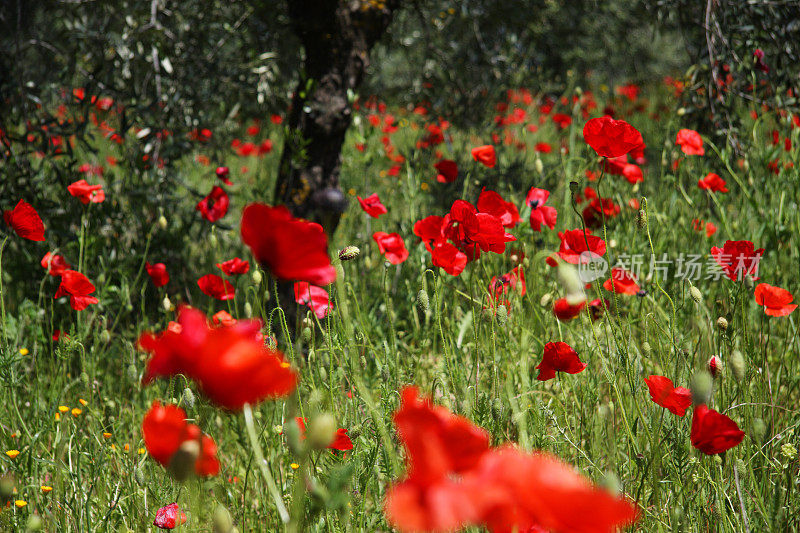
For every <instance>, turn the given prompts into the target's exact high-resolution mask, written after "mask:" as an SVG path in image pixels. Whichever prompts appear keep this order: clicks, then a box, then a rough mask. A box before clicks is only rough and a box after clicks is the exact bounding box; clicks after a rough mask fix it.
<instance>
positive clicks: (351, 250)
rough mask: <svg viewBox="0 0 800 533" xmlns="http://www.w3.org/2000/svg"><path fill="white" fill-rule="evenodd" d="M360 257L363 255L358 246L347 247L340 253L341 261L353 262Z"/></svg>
mask: <svg viewBox="0 0 800 533" xmlns="http://www.w3.org/2000/svg"><path fill="white" fill-rule="evenodd" d="M359 255H361V250H360V249H359V248H358V246H346V247H345V248H343V249H342V250H340V251H339V259H340V260H342V261H352V260H353V259H355V258H356V257H358V256H359Z"/></svg>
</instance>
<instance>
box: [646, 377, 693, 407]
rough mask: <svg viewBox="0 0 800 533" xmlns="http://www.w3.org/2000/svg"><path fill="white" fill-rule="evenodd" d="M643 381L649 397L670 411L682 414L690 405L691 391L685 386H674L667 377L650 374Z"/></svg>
mask: <svg viewBox="0 0 800 533" xmlns="http://www.w3.org/2000/svg"><path fill="white" fill-rule="evenodd" d="M644 382H645V383H646V384H647V388H648V390H649V391H650V399H651V400H653V401H654V402H655V403H657V404H658V405H660V406H661V407H663V408H664V409H667V410H668V411H669V412H670V413H673V414H676V415H678V416H684V415H685V414H686V409H688V408H689V406H690V405H692V391H690V390H689V389H687V388H685V387H675V386H674V385H673V383H672V380H671V379H669V378H666V377H664V376H650V377H649V378H645V380H644Z"/></svg>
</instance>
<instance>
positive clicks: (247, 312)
mask: <svg viewBox="0 0 800 533" xmlns="http://www.w3.org/2000/svg"><path fill="white" fill-rule="evenodd" d="M244 316H246V317H247V318H253V306H252V305H250V302H245V304H244Z"/></svg>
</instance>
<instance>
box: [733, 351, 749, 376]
mask: <svg viewBox="0 0 800 533" xmlns="http://www.w3.org/2000/svg"><path fill="white" fill-rule="evenodd" d="M730 366H731V372H732V373H733V377H735V378H736V381H738V382H740V383H741V382H742V381H744V378H745V376H746V375H747V366H746V364H745V361H744V355H742V352H740V351H739V350H734V351H733V353H732V354H731V357H730Z"/></svg>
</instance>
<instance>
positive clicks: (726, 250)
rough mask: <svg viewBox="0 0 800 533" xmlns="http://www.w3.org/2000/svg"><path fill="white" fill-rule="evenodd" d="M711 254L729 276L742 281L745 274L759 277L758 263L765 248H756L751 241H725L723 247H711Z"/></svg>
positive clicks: (755, 277) (754, 277)
mask: <svg viewBox="0 0 800 533" xmlns="http://www.w3.org/2000/svg"><path fill="white" fill-rule="evenodd" d="M711 255H712V257H713V258H714V260H715V261H716V262H717V264H718V265H719V266H720V267H722V269H723V270H724V271H725V274H726V275H727V276H728V278H730V279H732V280H733V281H741V280H743V279H744V277H745V276H750V277H751V278H753V279H754V280H757V279H758V263H759V262H760V261H761V256H762V255H764V249H763V248H759V249H758V250H756V249H755V246H753V243H752V242H750V241H725V245H724V246H723V247H722V248H718V247H716V246H712V247H711Z"/></svg>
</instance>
